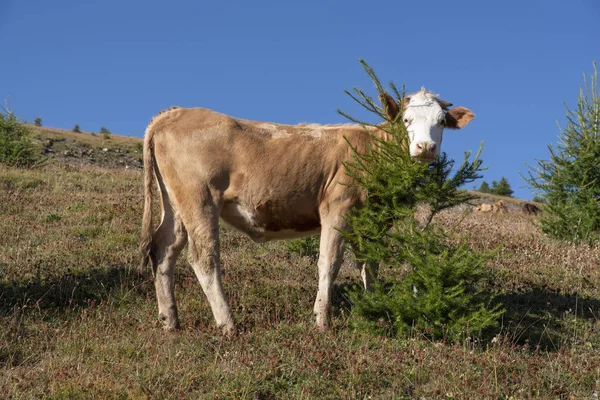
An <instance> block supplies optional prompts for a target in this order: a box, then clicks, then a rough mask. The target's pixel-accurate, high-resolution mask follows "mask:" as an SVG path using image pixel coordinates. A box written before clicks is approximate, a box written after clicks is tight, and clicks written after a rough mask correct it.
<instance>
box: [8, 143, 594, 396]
mask: <svg viewBox="0 0 600 400" xmlns="http://www.w3.org/2000/svg"><path fill="white" fill-rule="evenodd" d="M73 135H77V138H79V135H83V134H76V133H73ZM114 139H116V137H115V138H113V139H111V140H114ZM141 181H142V179H141V174H140V173H139V172H138V171H132V170H123V169H101V168H95V167H85V166H83V167H81V166H79V167H73V166H63V165H53V164H50V165H47V166H45V167H44V168H42V169H37V170H16V169H7V168H2V167H0V324H1V326H2V328H0V370H1V373H0V393H2V396H3V397H6V398H136V399H144V398H159V399H162V398H235V399H237V398H252V399H275V398H307V399H308V398H470V399H477V398H482V399H483V398H510V397H511V396H512V398H569V396H571V397H572V398H591V397H592V396H597V393H598V392H599V391H600V353H599V351H598V346H599V343H600V322H599V315H600V291H599V290H598V284H599V282H600V269H599V268H598V264H599V257H598V254H599V253H598V249H597V248H588V247H585V246H569V245H565V244H562V243H558V242H554V241H552V240H549V239H548V238H546V237H544V236H543V235H542V234H541V233H540V231H539V229H538V227H537V224H536V220H535V219H534V218H530V217H526V216H523V215H520V214H508V215H504V216H502V215H473V214H471V215H468V216H467V217H466V218H465V219H464V221H462V223H461V224H459V225H458V227H457V228H455V232H456V233H457V234H458V235H459V236H460V239H456V240H464V241H467V242H468V243H470V244H471V245H472V246H474V247H476V248H480V249H491V248H496V247H498V246H500V250H499V255H498V257H497V258H496V259H494V260H492V262H490V269H491V271H492V274H493V278H494V279H493V280H492V281H491V282H490V290H494V291H496V292H498V293H499V298H500V299H501V300H502V301H504V303H505V304H506V308H507V313H506V315H505V319H504V321H503V325H502V327H501V328H500V329H499V330H498V331H497V332H495V335H494V336H491V337H485V338H471V337H469V334H468V332H465V337H464V339H463V340H462V341H461V342H460V343H443V342H439V343H432V342H429V341H428V340H426V339H424V338H422V337H420V336H419V335H418V334H417V333H414V334H413V335H412V337H409V338H403V339H395V338H387V337H378V336H373V335H371V334H367V333H364V332H361V331H356V330H353V329H351V328H349V327H348V326H347V310H348V305H347V304H345V302H344V297H343V290H344V288H345V287H347V286H348V285H351V284H355V283H356V282H357V281H358V278H357V274H356V272H355V271H354V270H353V269H352V268H351V267H350V264H349V263H346V264H345V265H344V267H343V268H342V271H341V273H340V278H339V279H338V284H337V286H336V297H337V302H336V310H337V314H336V317H335V329H334V330H333V331H332V332H329V333H325V334H321V333H317V332H315V330H314V328H313V316H312V302H313V299H314V295H315V293H316V285H317V279H316V267H315V266H314V265H313V264H312V262H311V261H310V260H309V259H308V257H304V258H303V257H298V256H296V255H293V254H289V253H288V252H287V251H286V250H285V245H283V244H282V243H271V244H267V245H260V246H259V245H255V244H253V243H251V242H249V241H248V240H247V239H246V238H244V237H242V236H239V235H238V234H236V233H233V232H231V231H229V230H226V229H223V230H222V235H223V236H222V238H223V239H222V259H223V264H224V280H225V282H224V284H225V289H226V291H227V293H228V295H229V298H230V301H231V304H232V307H233V308H234V313H235V316H236V318H237V322H238V324H239V325H240V327H241V328H242V329H241V330H242V332H241V334H240V335H239V336H238V337H236V338H234V339H232V340H226V339H223V338H221V337H220V335H219V334H218V332H217V331H216V329H214V328H213V320H212V315H211V314H210V310H209V308H208V306H207V304H206V303H207V302H206V300H205V297H204V295H203V293H202V290H201V288H200V286H199V285H198V284H197V283H196V280H195V278H194V276H193V273H192V272H191V269H190V268H189V267H188V266H187V265H186V263H185V262H184V257H182V261H180V264H179V265H178V267H177V279H176V293H177V296H178V302H179V305H180V317H181V320H182V325H183V327H184V328H183V331H182V332H180V333H175V334H165V333H163V332H162V331H161V330H160V328H159V326H158V324H157V323H156V319H157V318H156V317H157V316H156V314H157V311H156V305H155V296H154V289H153V285H152V282H151V277H150V273H149V271H148V272H145V273H144V274H141V275H140V274H139V273H137V272H136V270H135V268H136V267H137V265H138V259H137V237H138V231H139V223H140V218H141V208H142V188H141ZM460 218H461V215H460V213H457V212H453V211H448V212H445V213H443V214H442V215H440V216H439V217H437V219H436V223H440V224H443V225H445V226H448V227H450V226H453V225H455V223H457V222H458V220H459V219H460ZM383 273H391V272H390V271H386V270H385V269H384V271H383Z"/></svg>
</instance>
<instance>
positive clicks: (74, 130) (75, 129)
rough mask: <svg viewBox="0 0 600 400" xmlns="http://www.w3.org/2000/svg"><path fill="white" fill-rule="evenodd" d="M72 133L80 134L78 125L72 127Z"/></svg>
mask: <svg viewBox="0 0 600 400" xmlns="http://www.w3.org/2000/svg"><path fill="white" fill-rule="evenodd" d="M73 132H75V133H81V129H79V125H78V124H75V126H74V127H73Z"/></svg>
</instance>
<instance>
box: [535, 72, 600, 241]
mask: <svg viewBox="0 0 600 400" xmlns="http://www.w3.org/2000/svg"><path fill="white" fill-rule="evenodd" d="M593 65H594V72H593V74H592V79H591V85H590V84H588V81H587V78H586V76H585V74H584V76H583V83H584V84H583V86H582V87H581V88H580V90H579V98H578V100H577V107H576V108H575V109H574V110H570V109H569V108H568V107H567V125H566V127H565V128H564V129H560V135H559V141H558V143H557V144H556V146H553V145H552V144H550V145H549V146H548V150H550V159H549V160H540V161H538V166H537V167H530V169H531V171H530V172H529V178H526V179H525V180H526V181H527V183H528V184H529V185H530V186H531V187H532V188H533V189H534V190H535V191H537V192H538V193H539V194H541V195H542V196H543V197H544V198H545V199H546V207H545V208H544V216H543V217H542V219H541V220H540V222H541V226H542V230H543V231H544V232H546V233H548V234H549V235H551V236H554V237H556V238H559V239H564V240H567V241H569V242H575V243H576V242H584V243H588V244H594V243H598V242H600V167H599V165H600V164H599V161H598V160H600V97H599V96H598V70H597V68H596V63H594V64H593Z"/></svg>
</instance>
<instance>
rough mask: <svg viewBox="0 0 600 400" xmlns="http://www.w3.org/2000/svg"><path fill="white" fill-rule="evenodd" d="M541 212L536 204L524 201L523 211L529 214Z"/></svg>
mask: <svg viewBox="0 0 600 400" xmlns="http://www.w3.org/2000/svg"><path fill="white" fill-rule="evenodd" d="M539 212H540V208H539V207H538V206H536V205H535V204H531V203H524V204H523V213H524V214H527V215H537V214H538V213H539Z"/></svg>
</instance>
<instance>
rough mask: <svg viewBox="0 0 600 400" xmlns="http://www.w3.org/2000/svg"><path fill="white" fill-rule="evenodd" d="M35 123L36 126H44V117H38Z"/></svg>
mask: <svg viewBox="0 0 600 400" xmlns="http://www.w3.org/2000/svg"><path fill="white" fill-rule="evenodd" d="M33 123H34V125H35V126H42V119H41V118H40V117H37V118H36V119H35V121H34V122H33Z"/></svg>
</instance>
